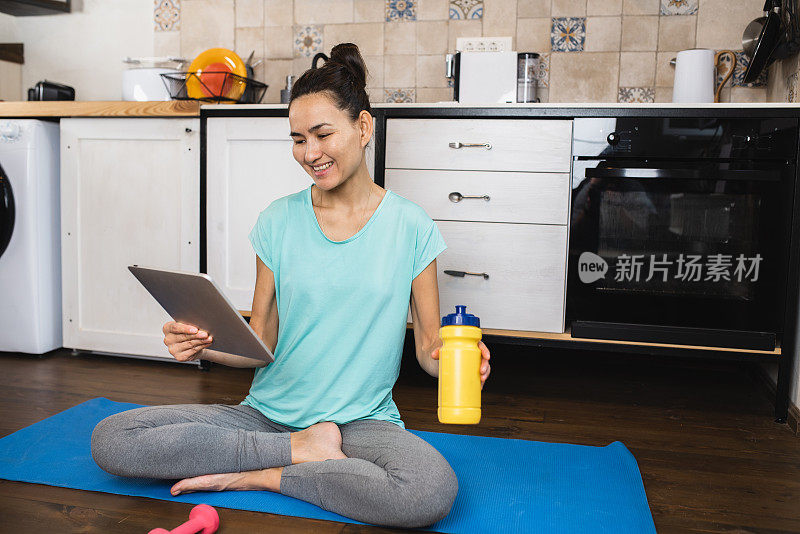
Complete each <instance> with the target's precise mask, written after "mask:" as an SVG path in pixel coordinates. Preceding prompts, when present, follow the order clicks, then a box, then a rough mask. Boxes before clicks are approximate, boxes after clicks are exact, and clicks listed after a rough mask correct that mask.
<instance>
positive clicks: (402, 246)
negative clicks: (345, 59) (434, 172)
mask: <svg viewBox="0 0 800 534" xmlns="http://www.w3.org/2000/svg"><path fill="white" fill-rule="evenodd" d="M249 237H250V242H251V243H252V244H253V248H254V249H255V251H256V254H258V257H259V258H261V261H263V262H264V264H265V265H266V266H267V267H269V268H270V270H272V272H273V273H274V275H275V293H276V297H277V304H278V342H277V345H276V347H275V361H274V362H272V363H271V364H269V365H267V366H266V367H260V368H258V369H256V372H255V377H254V379H253V383H252V385H251V387H250V393H249V394H248V395H247V397H246V398H245V399H244V400H243V401H242V403H241V404H246V405H248V406H251V407H253V408H255V409H257V410H259V411H260V412H261V413H263V414H264V415H265V416H266V417H268V418H269V419H271V420H272V421H275V422H277V423H281V424H283V425H285V426H287V427H290V428H292V429H293V430H299V429H302V428H307V427H309V426H311V425H313V424H315V423H318V422H320V421H333V422H335V423H337V424H345V423H349V422H351V421H355V420H357V419H380V420H384V421H391V422H392V423H395V424H397V425H400V426H401V427H402V428H405V425H404V424H403V421H402V420H401V419H400V412H398V410H397V406H396V405H395V403H394V401H393V400H392V387H393V386H394V383H395V382H396V381H397V376H398V374H399V372H400V360H401V357H402V352H403V342H404V340H405V332H406V320H407V317H408V308H409V303H410V299H411V281H412V280H413V279H414V278H416V277H417V275H419V274H420V273H421V272H422V271H423V270H424V269H425V267H427V266H428V265H429V264H430V263H431V262H432V261H433V260H434V259H436V256H438V255H439V254H440V253H441V252H442V251H443V250H445V249H446V248H447V247H446V245H445V243H444V239H443V238H442V234H441V233H440V232H439V228H438V227H437V226H436V223H435V222H433V220H432V219H431V218H430V217H428V215H427V214H426V213H425V211H424V210H423V209H422V208H421V207H420V206H418V205H417V204H415V203H413V202H411V201H410V200H407V199H405V198H403V197H401V196H400V195H397V194H396V193H393V192H392V191H391V190H387V191H386V194H385V195H384V197H383V199H382V200H381V203H380V204H379V205H378V207H377V209H376V210H375V212H374V213H373V214H372V217H370V219H369V220H368V221H367V223H366V224H365V225H364V227H363V228H362V229H361V230H359V231H358V233H357V234H355V235H353V236H352V237H350V238H349V239H346V240H344V241H332V240H330V239H328V237H327V236H326V235H325V234H324V233H323V232H322V230H321V229H320V226H319V223H318V222H317V217H316V215H315V213H314V209H313V206H312V204H311V187H308V188H307V189H304V190H302V191H299V192H297V193H294V194H292V195H288V196H285V197H282V198H279V199H278V200H276V201H274V202H272V203H271V204H270V205H269V206H268V207H267V208H266V209H265V210H264V211H262V212H261V213H260V214H259V217H258V221H257V222H256V224H255V226H254V227H253V230H252V231H251V232H250V236H249Z"/></svg>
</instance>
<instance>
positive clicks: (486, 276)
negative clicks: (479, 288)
mask: <svg viewBox="0 0 800 534" xmlns="http://www.w3.org/2000/svg"><path fill="white" fill-rule="evenodd" d="M444 274H449V275H450V276H458V277H459V278H464V275H465V274H468V275H470V276H482V277H483V279H484V280H488V279H489V274H488V273H470V272H467V271H447V270H446V271H445V272H444Z"/></svg>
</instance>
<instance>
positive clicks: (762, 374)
mask: <svg viewBox="0 0 800 534" xmlns="http://www.w3.org/2000/svg"><path fill="white" fill-rule="evenodd" d="M752 368H753V370H754V372H753V378H755V380H756V383H757V384H759V385H760V386H761V387H762V388H764V390H765V391H766V392H767V394H768V395H769V396H770V398H771V399H774V398H775V393H776V386H775V384H773V383H772V377H771V376H769V373H768V372H767V370H766V369H764V366H763V365H761V364H759V363H756V364H754V365H753V367H752ZM786 424H787V425H789V430H791V431H792V433H793V434H794V435H795V436H800V408H798V407H797V406H795V405H794V403H792V402H791V401H789V414H788V416H787V417H786Z"/></svg>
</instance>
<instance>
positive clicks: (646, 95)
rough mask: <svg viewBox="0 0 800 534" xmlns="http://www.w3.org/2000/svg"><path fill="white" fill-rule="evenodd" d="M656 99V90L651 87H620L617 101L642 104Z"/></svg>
mask: <svg viewBox="0 0 800 534" xmlns="http://www.w3.org/2000/svg"><path fill="white" fill-rule="evenodd" d="M655 101H656V90H655V88H653V87H620V88H619V94H618V95H617V102H624V103H626V104H643V103H651V102H655Z"/></svg>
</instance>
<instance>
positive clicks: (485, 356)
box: [431, 341, 492, 389]
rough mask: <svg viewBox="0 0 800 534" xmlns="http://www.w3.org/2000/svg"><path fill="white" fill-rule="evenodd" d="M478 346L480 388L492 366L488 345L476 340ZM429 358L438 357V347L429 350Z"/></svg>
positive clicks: (436, 358) (435, 358)
mask: <svg viewBox="0 0 800 534" xmlns="http://www.w3.org/2000/svg"><path fill="white" fill-rule="evenodd" d="M478 348H479V349H481V366H480V373H481V389H483V384H484V382H486V379H487V378H489V373H491V372H492V366H491V365H489V358H490V357H491V354H490V353H489V347H487V346H486V344H485V343H484V342H483V341H478ZM431 358H433V359H434V360H438V359H439V348H435V349H433V352H431Z"/></svg>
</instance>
